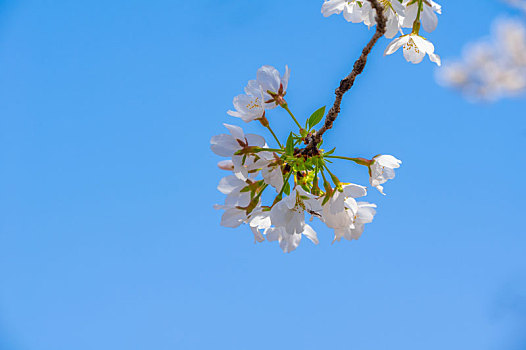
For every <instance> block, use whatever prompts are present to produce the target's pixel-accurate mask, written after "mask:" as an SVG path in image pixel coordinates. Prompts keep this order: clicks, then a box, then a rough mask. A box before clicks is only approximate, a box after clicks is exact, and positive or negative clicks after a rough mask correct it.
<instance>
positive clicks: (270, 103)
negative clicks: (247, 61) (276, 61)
mask: <svg viewBox="0 0 526 350" xmlns="http://www.w3.org/2000/svg"><path fill="white" fill-rule="evenodd" d="M289 78H290V70H289V66H285V73H284V74H283V76H280V74H279V71H278V70H277V69H276V68H274V67H272V66H263V67H261V68H259V69H258V72H257V84H258V85H259V87H260V89H261V91H262V92H263V99H264V102H265V109H272V108H275V107H276V106H278V105H280V104H281V103H283V102H284V100H283V97H284V96H285V94H286V93H287V87H288V84H289Z"/></svg>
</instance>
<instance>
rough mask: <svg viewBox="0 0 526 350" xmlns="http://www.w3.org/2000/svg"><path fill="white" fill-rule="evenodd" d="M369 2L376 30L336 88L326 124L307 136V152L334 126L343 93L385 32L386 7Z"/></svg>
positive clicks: (376, 2) (311, 151)
mask: <svg viewBox="0 0 526 350" xmlns="http://www.w3.org/2000/svg"><path fill="white" fill-rule="evenodd" d="M369 2H370V3H371V6H372V7H373V8H374V9H375V11H376V32H375V33H374V35H373V37H372V38H371V40H370V41H369V43H368V44H367V45H366V46H365V48H364V49H363V51H362V54H361V56H360V58H358V60H356V62H355V63H354V66H353V69H352V72H351V73H350V74H349V75H348V76H347V77H345V78H344V79H343V80H342V81H341V82H340V86H339V87H338V88H337V89H336V91H335V94H336V99H335V100H334V105H333V106H332V108H331V109H330V110H329V112H328V113H327V116H326V117H325V124H324V125H323V127H321V129H320V130H318V131H317V132H316V133H315V134H314V135H310V136H307V137H306V138H305V144H306V145H307V147H305V149H304V151H305V153H306V154H312V153H317V152H313V151H314V150H315V149H316V146H317V145H318V144H319V143H320V142H321V141H322V136H323V134H324V133H325V132H326V131H327V130H329V129H331V128H332V124H333V123H334V121H335V120H336V117H338V114H339V113H340V105H341V103H342V98H343V95H344V94H345V93H346V92H347V91H349V90H350V89H351V87H352V86H353V85H354V80H355V79H356V77H357V76H358V75H360V74H361V73H362V72H363V69H364V68H365V64H366V63H367V56H368V55H369V53H371V50H372V49H373V47H374V45H375V44H376V42H377V41H378V39H380V38H381V37H382V36H383V35H384V34H385V30H386V23H387V19H386V18H385V15H384V13H383V11H384V8H383V6H382V5H381V4H380V2H379V0H369Z"/></svg>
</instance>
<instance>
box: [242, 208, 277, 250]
mask: <svg viewBox="0 0 526 350" xmlns="http://www.w3.org/2000/svg"><path fill="white" fill-rule="evenodd" d="M248 224H249V226H250V229H251V230H252V233H253V234H254V239H255V241H256V242H263V241H264V240H265V237H264V236H263V234H266V232H267V230H268V229H269V228H270V227H271V226H272V222H271V220H270V211H269V210H263V209H257V210H255V211H254V212H253V213H252V214H251V215H250V220H249V221H248ZM261 231H263V234H262V233H261Z"/></svg>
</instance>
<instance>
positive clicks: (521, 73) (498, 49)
mask: <svg viewBox="0 0 526 350" xmlns="http://www.w3.org/2000/svg"><path fill="white" fill-rule="evenodd" d="M437 78H438V80H439V82H441V83H442V84H444V85H446V86H451V87H453V88H456V89H458V90H460V91H461V92H462V93H464V95H465V96H466V97H467V98H468V99H471V100H484V101H494V100H497V99H499V98H503V97H511V96H517V95H520V94H523V93H524V92H526V25H525V24H524V23H523V22H521V21H519V20H514V19H501V20H497V21H496V23H495V24H494V33H493V37H492V39H491V40H482V41H479V42H476V43H472V44H470V45H469V46H468V47H466V49H465V53H464V57H463V59H462V60H458V61H453V62H451V63H448V64H447V65H445V66H444V67H443V68H442V69H440V70H439V71H438V75H437Z"/></svg>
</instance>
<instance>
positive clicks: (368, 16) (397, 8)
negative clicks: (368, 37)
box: [362, 0, 405, 39]
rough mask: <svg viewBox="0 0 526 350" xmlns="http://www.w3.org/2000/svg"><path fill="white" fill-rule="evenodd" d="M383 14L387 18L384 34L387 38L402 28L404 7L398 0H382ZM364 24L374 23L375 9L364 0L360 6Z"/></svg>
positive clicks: (370, 24)
mask: <svg viewBox="0 0 526 350" xmlns="http://www.w3.org/2000/svg"><path fill="white" fill-rule="evenodd" d="M381 3H382V6H383V7H384V15H385V17H386V19H387V23H386V31H385V34H384V36H385V37H386V38H388V39H391V38H393V37H394V36H395V35H396V33H398V32H399V31H400V29H401V28H402V23H403V20H404V16H405V8H404V6H403V5H402V4H401V3H400V2H399V1H398V0H382V1H381ZM362 14H363V17H364V24H365V25H366V26H368V27H369V28H370V27H372V26H374V25H376V11H375V10H374V8H373V7H372V6H371V3H370V2H369V1H364V4H363V6H362Z"/></svg>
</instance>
